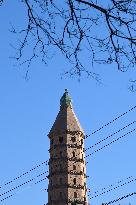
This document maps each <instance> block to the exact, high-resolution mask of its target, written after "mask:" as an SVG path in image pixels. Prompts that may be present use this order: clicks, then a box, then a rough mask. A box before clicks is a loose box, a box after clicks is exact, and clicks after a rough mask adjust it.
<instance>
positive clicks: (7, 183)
mask: <svg viewBox="0 0 136 205" xmlns="http://www.w3.org/2000/svg"><path fill="white" fill-rule="evenodd" d="M47 163H48V160H46V161H44V162H42V163H41V164H38V165H36V166H35V167H33V168H32V169H29V170H28V171H27V172H24V173H22V174H21V175H19V176H18V177H15V178H13V179H12V180H11V181H8V182H6V183H5V184H3V186H6V185H9V184H11V183H13V182H14V181H15V180H17V179H20V178H21V177H23V176H25V175H27V174H29V173H30V172H32V171H34V170H35V169H36V168H38V167H40V166H41V165H44V164H45V165H48V164H47ZM3 186H1V187H0V188H2V187H3Z"/></svg>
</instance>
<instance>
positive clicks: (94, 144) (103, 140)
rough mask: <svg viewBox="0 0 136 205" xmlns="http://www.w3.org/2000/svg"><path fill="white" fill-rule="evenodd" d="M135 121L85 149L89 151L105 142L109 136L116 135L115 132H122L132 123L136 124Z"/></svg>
mask: <svg viewBox="0 0 136 205" xmlns="http://www.w3.org/2000/svg"><path fill="white" fill-rule="evenodd" d="M134 123H136V121H133V122H131V123H129V124H128V125H126V126H125V127H123V128H121V129H119V130H118V131H116V132H114V133H113V134H111V135H109V136H108V137H106V138H104V139H102V140H100V141H99V142H97V143H95V144H94V145H92V146H90V147H88V148H86V149H85V151H87V150H88V149H91V148H93V147H94V146H96V145H98V144H100V143H101V142H104V141H105V140H107V139H108V138H110V137H112V136H114V135H115V134H117V133H119V132H121V131H122V130H124V129H125V128H127V127H129V126H130V125H132V124H134Z"/></svg>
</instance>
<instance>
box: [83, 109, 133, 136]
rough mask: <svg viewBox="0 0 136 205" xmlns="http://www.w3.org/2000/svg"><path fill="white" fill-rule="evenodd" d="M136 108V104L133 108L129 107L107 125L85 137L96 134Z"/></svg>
mask: <svg viewBox="0 0 136 205" xmlns="http://www.w3.org/2000/svg"><path fill="white" fill-rule="evenodd" d="M135 108H136V106H134V107H132V108H131V109H129V110H128V111H126V112H124V113H122V114H121V115H119V116H118V117H116V118H114V119H113V120H111V121H110V122H108V123H106V124H105V125H103V126H102V127H100V128H99V129H97V130H95V131H93V132H92V133H91V134H90V135H85V138H88V137H89V136H91V135H94V134H95V133H96V132H98V131H100V130H101V129H103V128H104V127H107V126H108V125H110V124H111V123H113V122H115V121H116V120H118V119H119V118H121V117H122V116H124V115H126V114H128V113H129V112H131V111H132V110H134V109H135Z"/></svg>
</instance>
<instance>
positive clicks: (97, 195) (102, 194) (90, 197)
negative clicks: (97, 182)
mask: <svg viewBox="0 0 136 205" xmlns="http://www.w3.org/2000/svg"><path fill="white" fill-rule="evenodd" d="M134 181H136V178H135V179H132V180H130V181H128V182H125V183H123V184H121V185H118V186H116V187H113V188H111V189H109V190H107V191H104V192H102V193H100V194H97V195H94V196H92V197H90V199H93V198H96V197H99V196H101V195H103V194H106V193H108V192H111V191H113V190H115V189H118V188H119V187H122V186H125V185H127V184H130V183H132V182H134ZM88 196H90V194H88Z"/></svg>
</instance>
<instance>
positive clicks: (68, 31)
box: [0, 0, 136, 76]
mask: <svg viewBox="0 0 136 205" xmlns="http://www.w3.org/2000/svg"><path fill="white" fill-rule="evenodd" d="M2 2H3V1H2V0H1V1H0V3H2ZM22 3H23V4H24V6H25V9H26V10H27V19H28V20H27V25H26V28H22V30H21V31H19V32H18V35H20V38H21V41H20V42H19V47H18V53H17V56H16V59H17V60H18V61H21V59H23V57H24V56H25V50H26V49H27V48H29V49H30V48H31V49H30V50H31V56H30V57H29V58H27V59H25V60H24V63H27V65H28V67H29V66H30V65H31V62H32V61H33V60H34V59H35V58H38V57H39V58H41V60H42V61H43V62H44V63H47V61H48V58H49V53H50V52H51V51H52V50H55V51H57V50H58V51H60V52H61V53H62V54H63V55H64V56H65V58H66V59H67V60H68V61H69V62H70V63H71V68H70V69H68V71H67V72H66V73H70V75H78V76H81V73H82V72H86V73H87V74H88V75H89V74H90V75H91V71H89V70H88V69H86V67H85V65H84V63H83V60H82V55H83V52H84V53H85V56H89V61H90V62H91V64H92V65H94V63H105V64H111V63H115V64H116V65H117V68H118V70H120V71H123V72H124V71H126V70H128V69H130V67H134V66H135V64H136V1H135V0H123V1H121V0H109V1H108V3H103V1H100V0H99V3H98V1H97V3H96V2H94V1H93V0H65V1H58V0H23V1H22ZM101 3H102V5H101ZM12 32H14V33H16V31H15V29H13V27H12Z"/></svg>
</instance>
